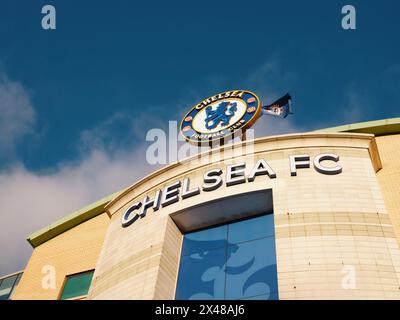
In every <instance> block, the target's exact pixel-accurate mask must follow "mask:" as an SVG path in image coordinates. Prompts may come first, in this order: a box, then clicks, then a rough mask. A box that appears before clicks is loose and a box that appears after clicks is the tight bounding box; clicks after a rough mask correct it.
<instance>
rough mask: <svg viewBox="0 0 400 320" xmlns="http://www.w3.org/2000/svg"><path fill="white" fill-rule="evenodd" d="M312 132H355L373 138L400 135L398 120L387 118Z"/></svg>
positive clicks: (399, 121)
mask: <svg viewBox="0 0 400 320" xmlns="http://www.w3.org/2000/svg"><path fill="white" fill-rule="evenodd" d="M313 132H356V133H370V134H374V135H375V136H377V137H379V136H384V135H389V134H398V133H400V118H389V119H382V120H373V121H366V122H358V123H353V124H347V125H342V126H337V127H331V128H325V129H319V130H315V131H313Z"/></svg>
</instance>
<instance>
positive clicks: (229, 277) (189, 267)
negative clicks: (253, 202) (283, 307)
mask: <svg viewBox="0 0 400 320" xmlns="http://www.w3.org/2000/svg"><path fill="white" fill-rule="evenodd" d="M273 219H274V216H273V214H268V215H264V216H260V217H256V218H252V219H248V220H243V221H239V222H233V223H230V224H226V225H223V226H219V227H215V228H210V229H206V230H201V231H197V232H193V233H189V234H186V235H185V236H184V240H183V246H182V253H181V261H180V267H179V275H178V283H177V289H176V299H182V300H186V299H207V300H210V299H229V300H237V299H263V300H264V299H278V284H277V271H276V254H275V233H274V220H273Z"/></svg>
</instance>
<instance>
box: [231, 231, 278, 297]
mask: <svg viewBox="0 0 400 320" xmlns="http://www.w3.org/2000/svg"><path fill="white" fill-rule="evenodd" d="M276 278H277V274H276V259H275V242H274V239H273V238H272V237H269V238H263V239H259V240H253V241H248V242H243V243H240V244H234V245H230V246H229V247H228V259H227V265H226V296H225V298H226V299H242V298H247V297H252V296H258V295H270V294H271V293H275V292H277V291H278V289H277V286H276Z"/></svg>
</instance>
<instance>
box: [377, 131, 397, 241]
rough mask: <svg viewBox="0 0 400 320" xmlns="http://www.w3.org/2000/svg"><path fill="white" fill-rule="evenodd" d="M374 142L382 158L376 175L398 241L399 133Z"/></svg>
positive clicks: (382, 137)
mask: <svg viewBox="0 0 400 320" xmlns="http://www.w3.org/2000/svg"><path fill="white" fill-rule="evenodd" d="M376 142H377V145H378V149H379V154H380V156H381V160H382V169H381V170H380V171H379V172H378V173H377V177H378V181H379V185H380V187H381V190H382V193H383V197H384V199H385V204H386V208H387V210H388V213H389V216H390V219H391V221H392V224H393V227H394V229H395V233H396V236H397V239H398V240H399V243H400V134H396V135H389V136H381V137H377V138H376Z"/></svg>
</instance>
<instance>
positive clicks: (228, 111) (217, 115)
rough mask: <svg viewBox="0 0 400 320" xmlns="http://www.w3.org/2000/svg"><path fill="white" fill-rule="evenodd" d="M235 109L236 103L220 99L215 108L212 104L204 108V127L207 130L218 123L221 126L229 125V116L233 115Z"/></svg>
mask: <svg viewBox="0 0 400 320" xmlns="http://www.w3.org/2000/svg"><path fill="white" fill-rule="evenodd" d="M236 111H237V103H236V102H230V101H222V102H221V103H220V104H218V105H217V107H216V108H215V110H213V108H212V106H208V107H207V108H206V119H205V120H204V121H205V123H206V128H207V129H208V130H211V129H214V128H216V127H217V126H218V125H219V124H220V123H221V126H227V125H229V122H230V120H231V118H232V117H233V116H234V115H235V112H236Z"/></svg>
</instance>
